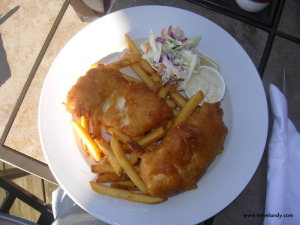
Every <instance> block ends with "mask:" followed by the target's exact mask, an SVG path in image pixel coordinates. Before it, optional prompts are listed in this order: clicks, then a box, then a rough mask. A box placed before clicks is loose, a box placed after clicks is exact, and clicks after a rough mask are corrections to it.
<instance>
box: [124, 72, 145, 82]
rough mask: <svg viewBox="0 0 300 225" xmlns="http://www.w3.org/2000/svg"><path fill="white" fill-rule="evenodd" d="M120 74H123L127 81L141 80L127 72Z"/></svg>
mask: <svg viewBox="0 0 300 225" xmlns="http://www.w3.org/2000/svg"><path fill="white" fill-rule="evenodd" d="M122 75H123V77H124V78H125V79H126V80H129V81H132V82H136V83H137V82H142V81H141V80H139V79H136V78H134V77H132V76H129V75H128V74H126V73H122Z"/></svg>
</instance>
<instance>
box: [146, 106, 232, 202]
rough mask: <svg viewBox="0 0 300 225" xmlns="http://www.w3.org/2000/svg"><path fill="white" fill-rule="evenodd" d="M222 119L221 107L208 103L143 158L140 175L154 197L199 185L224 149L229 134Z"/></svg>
mask: <svg viewBox="0 0 300 225" xmlns="http://www.w3.org/2000/svg"><path fill="white" fill-rule="evenodd" d="M222 116H223V111H222V109H221V108H220V105H219V103H215V104H209V103H204V104H203V106H202V107H201V109H200V110H199V112H194V113H193V114H192V115H191V117H190V118H189V119H188V120H187V121H186V122H184V123H181V124H179V125H178V126H177V127H175V128H173V129H172V130H171V131H170V133H169V135H168V136H167V137H166V138H165V139H164V140H163V142H162V143H161V144H160V145H158V146H157V148H156V149H155V150H154V151H153V152H147V153H144V154H143V155H142V160H141V164H140V174H141V177H142V179H143V180H144V182H145V184H146V186H147V189H148V191H149V193H150V194H151V195H153V196H160V197H168V196H170V195H173V194H176V193H178V192H181V191H184V190H188V189H191V188H192V187H193V186H194V185H195V184H196V183H197V181H198V180H199V179H200V177H201V176H202V175H203V174H204V173H205V171H206V170H207V168H208V166H209V165H210V163H211V162H212V161H213V160H214V158H215V157H216V155H217V154H218V152H219V151H220V150H222V148H223V144H224V141H225V137H226V135H227V132H228V130H227V127H226V126H225V124H224V122H223V119H222Z"/></svg>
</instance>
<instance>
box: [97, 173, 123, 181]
mask: <svg viewBox="0 0 300 225" xmlns="http://www.w3.org/2000/svg"><path fill="white" fill-rule="evenodd" d="M128 179H129V178H128V176H127V175H126V174H122V175H121V176H118V175H117V174H116V173H104V174H100V175H99V176H98V177H97V179H96V182H97V183H111V182H116V181H122V180H128Z"/></svg>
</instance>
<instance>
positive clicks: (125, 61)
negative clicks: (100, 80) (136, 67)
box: [106, 55, 141, 69]
mask: <svg viewBox="0 0 300 225" xmlns="http://www.w3.org/2000/svg"><path fill="white" fill-rule="evenodd" d="M140 60H141V57H140V56H139V55H128V56H127V57H123V58H122V59H119V60H117V61H115V62H112V63H109V64H106V66H108V67H110V68H114V69H121V68H124V67H128V66H130V65H132V64H136V63H138V62H139V61H140Z"/></svg>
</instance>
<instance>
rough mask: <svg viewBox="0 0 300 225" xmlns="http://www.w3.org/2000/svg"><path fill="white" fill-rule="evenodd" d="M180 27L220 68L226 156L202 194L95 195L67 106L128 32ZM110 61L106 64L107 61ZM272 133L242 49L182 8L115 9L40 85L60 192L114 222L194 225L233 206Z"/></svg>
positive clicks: (42, 117)
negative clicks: (154, 198) (153, 201)
mask: <svg viewBox="0 0 300 225" xmlns="http://www.w3.org/2000/svg"><path fill="white" fill-rule="evenodd" d="M169 25H173V26H180V27H181V28H182V29H183V30H184V31H185V34H186V36H188V37H193V36H199V35H201V36H202V39H201V41H200V44H199V50H200V51H201V52H203V53H204V54H205V55H207V56H208V57H211V58H212V59H214V60H215V61H217V62H218V63H219V64H220V67H221V73H222V74H223V76H224V79H225V82H226V87H227V90H226V95H225V99H224V101H223V102H222V106H223V108H224V112H225V115H224V121H225V123H226V125H227V126H228V128H229V133H228V136H227V139H226V142H225V151H224V153H223V154H221V155H219V156H217V158H216V160H215V161H214V162H213V163H212V164H211V166H210V167H209V169H208V171H207V172H206V173H205V175H204V176H203V177H202V179H201V180H200V181H199V183H198V189H196V190H193V191H187V192H185V193H182V194H179V195H177V196H174V197H171V198H169V200H168V201H166V202H164V203H161V204H157V205H147V204H140V203H134V202H129V201H125V200H120V199H116V198H112V197H108V196H103V195H100V194H97V193H95V192H93V191H92V190H91V188H90V186H89V181H90V180H93V179H94V178H95V175H94V174H92V173H91V172H90V163H91V162H89V161H87V160H86V159H85V157H83V156H82V153H81V151H80V150H79V147H78V145H77V142H76V139H75V136H74V134H73V131H72V128H71V127H70V124H69V121H70V120H71V116H70V115H69V114H68V113H67V112H66V111H65V107H64V105H63V104H62V102H63V101H65V99H66V94H67V92H68V90H69V89H70V88H71V86H72V85H73V84H74V83H75V82H76V80H77V78H78V77H79V76H81V75H84V74H85V72H86V70H87V69H88V68H89V66H90V65H91V64H92V63H94V62H96V61H98V60H100V59H103V58H105V59H106V60H108V59H111V58H113V57H114V56H115V55H117V54H112V53H117V52H121V51H123V50H124V49H125V43H124V34H126V33H127V34H129V35H130V36H131V37H132V39H136V40H138V39H140V38H145V37H147V36H148V34H149V31H150V29H153V30H154V31H155V32H160V30H161V29H162V28H167V27H168V26H169ZM108 55H109V57H108V58H107V56H108ZM267 127H268V113H267V103H266V97H265V92H264V89H263V86H262V82H261V79H260V77H259V75H258V73H257V70H256V68H255V66H254V65H253V63H252V61H251V60H250V58H249V57H248V55H247V54H246V52H245V51H244V50H243V48H242V47H241V46H240V45H239V44H238V43H237V42H236V41H235V40H234V39H233V38H232V37H231V36H230V35H229V34H228V33H227V32H226V31H224V30H223V29H222V28H220V27H219V26H217V25H216V24H214V23H213V22H211V21H209V20H207V19H205V18H203V17H202V16H200V15H197V14H194V13H192V12H189V11H185V10H182V9H177V8H172V7H165V6H141V7H133V8H127V9H124V10H120V11H117V12H115V13H112V14H110V15H108V16H104V17H103V18H101V19H99V20H97V21H95V22H93V23H91V24H90V25H88V26H87V27H86V28H84V29H83V30H82V31H80V32H79V33H78V34H76V35H75V36H74V37H73V38H72V39H71V40H70V41H69V43H68V44H67V45H66V46H65V47H64V48H63V49H62V51H61V52H60V53H59V55H58V56H57V58H56V59H55V61H54V63H53V65H52V66H51V69H50V71H49V73H48V75H47V78H46V81H45V83H44V86H43V90H42V94H41V99H40V106H39V131H40V138H41V143H42V147H43V150H44V154H45V157H46V160H47V162H48V164H49V166H50V169H51V171H52V172H53V174H54V176H55V178H56V180H57V181H58V182H59V184H60V186H61V187H62V188H63V189H64V190H65V191H66V192H67V194H68V195H69V196H70V197H71V198H72V199H73V200H74V201H75V202H76V203H77V204H78V205H79V206H81V207H82V208H83V209H85V210H86V211H87V212H89V213H90V214H92V215H94V216H95V217H97V218H99V219H101V220H103V221H105V222H107V223H111V224H130V225H134V224H137V225H140V224H164V225H165V224H196V223H199V222H202V221H204V220H206V219H208V218H210V217H211V216H214V215H215V214H217V213H218V212H220V211H221V210H222V209H224V208H225V207H226V206H228V205H229V204H230V203H231V202H232V201H233V200H234V199H235V198H236V197H237V196H238V195H239V194H240V193H241V192H242V190H243V189H244V188H245V187H246V185H247V184H248V182H249V181H250V179H251V178H252V176H253V174H254V172H255V170H256V169H257V166H258V164H259V162H260V159H261V157H262V154H263V151H264V147H265V142H266V137H267Z"/></svg>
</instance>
